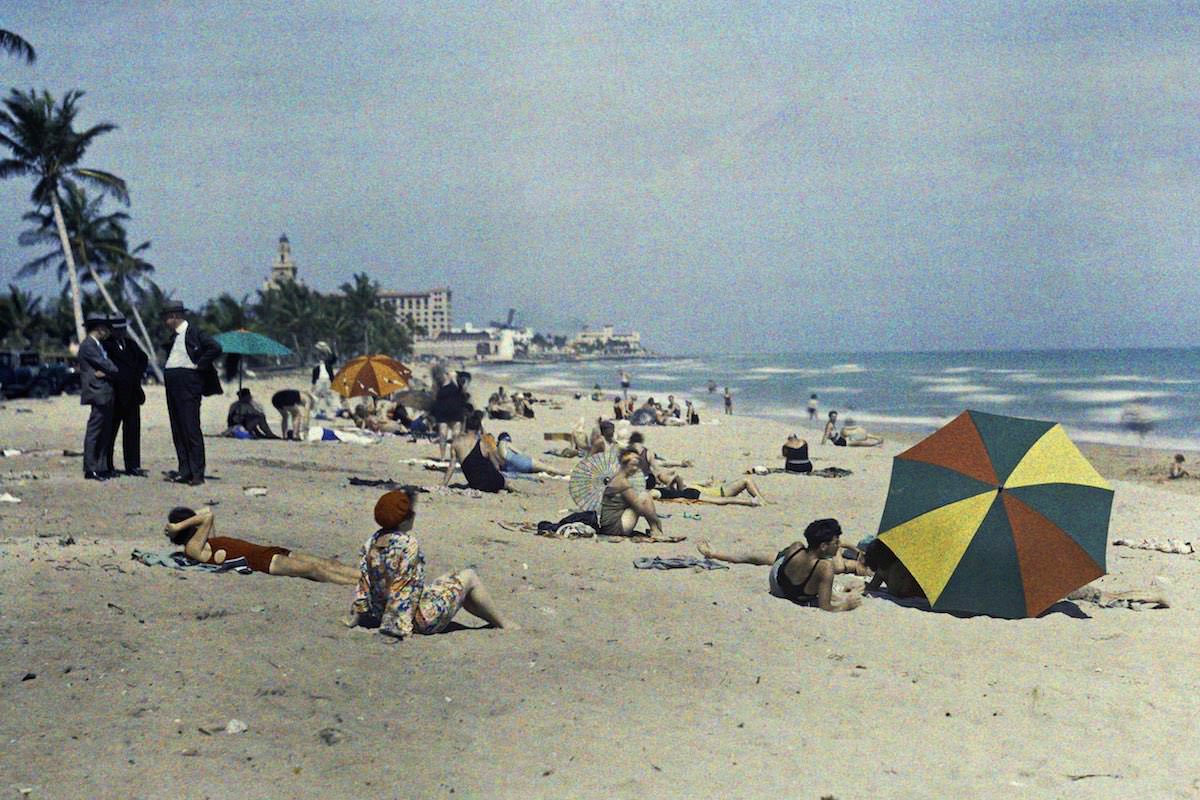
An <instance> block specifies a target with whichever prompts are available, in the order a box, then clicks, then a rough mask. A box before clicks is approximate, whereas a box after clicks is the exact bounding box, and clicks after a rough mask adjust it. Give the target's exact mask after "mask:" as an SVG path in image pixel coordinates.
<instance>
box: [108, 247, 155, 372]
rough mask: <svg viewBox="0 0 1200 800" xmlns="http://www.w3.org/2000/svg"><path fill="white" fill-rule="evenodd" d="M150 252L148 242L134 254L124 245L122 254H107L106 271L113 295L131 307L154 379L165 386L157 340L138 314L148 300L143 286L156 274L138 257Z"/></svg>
mask: <svg viewBox="0 0 1200 800" xmlns="http://www.w3.org/2000/svg"><path fill="white" fill-rule="evenodd" d="M122 233H123V231H122ZM149 249H150V242H149V241H145V242H142V243H141V244H139V245H138V246H137V247H135V248H133V249H132V250H130V249H129V247H128V245H123V246H122V248H121V250H120V251H119V252H115V253H109V254H108V256H109V257H108V262H107V264H106V266H105V271H106V272H107V273H108V275H109V279H108V284H109V286H110V287H112V290H113V294H115V295H116V296H117V301H118V302H120V303H122V304H123V305H124V306H125V307H128V308H129V310H130V311H131V312H132V313H133V319H134V321H135V322H137V326H138V330H139V331H141V332H142V338H143V339H144V340H145V343H144V346H145V351H146V355H147V356H149V357H150V368H151V369H152V370H154V376H155V377H156V378H158V382H159V383H162V379H163V376H162V369H161V368H160V367H159V366H158V356H157V354H156V353H155V347H154V340H153V339H151V338H150V332H149V331H147V330H146V323H145V322H144V321H143V320H142V313H141V311H139V310H138V305H139V304H140V303H142V302H144V301H145V299H146V289H145V288H144V287H143V286H142V285H141V283H140V282H141V281H142V280H143V279H145V277H146V276H147V275H149V274H150V273H152V272H154V265H153V264H151V263H150V262H149V261H147V260H145V259H144V258H142V257H141V256H140V255H139V253H144V252H146V251H147V250H149Z"/></svg>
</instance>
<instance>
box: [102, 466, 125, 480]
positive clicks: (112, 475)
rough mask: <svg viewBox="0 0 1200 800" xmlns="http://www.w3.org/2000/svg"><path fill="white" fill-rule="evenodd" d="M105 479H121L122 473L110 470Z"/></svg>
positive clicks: (105, 474)
mask: <svg viewBox="0 0 1200 800" xmlns="http://www.w3.org/2000/svg"><path fill="white" fill-rule="evenodd" d="M104 477H105V478H108V479H109V480H110V481H111V480H112V479H113V478H119V477H121V473H119V472H117V471H116V470H115V469H110V470H109V471H108V472H105V473H104Z"/></svg>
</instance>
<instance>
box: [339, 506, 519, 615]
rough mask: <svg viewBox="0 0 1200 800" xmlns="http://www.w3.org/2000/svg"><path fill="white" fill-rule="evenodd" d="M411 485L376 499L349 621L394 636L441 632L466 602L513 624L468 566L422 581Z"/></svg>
mask: <svg viewBox="0 0 1200 800" xmlns="http://www.w3.org/2000/svg"><path fill="white" fill-rule="evenodd" d="M415 491H416V490H415V488H411V487H406V488H404V489H399V490H396V491H393V492H388V493H387V494H385V495H383V496H382V497H380V498H379V500H378V502H376V503H375V522H376V523H377V524H378V525H379V530H377V531H375V533H373V534H371V538H369V539H367V541H366V543H365V544H364V545H363V550H362V563H361V564H360V566H359V579H358V591H357V592H356V593H355V596H354V604H353V605H352V606H351V614H352V617H351V620H350V624H351V625H352V626H353V625H362V626H364V627H375V626H378V627H379V632H380V633H383V634H386V635H388V636H393V637H395V638H397V639H405V638H407V637H409V636H411V635H413V634H414V633H422V634H433V633H440V632H441V631H443V630H445V628H446V626H447V625H449V624H450V620H451V619H453V618H454V615H455V614H457V613H458V610H459V609H460V608H465V609H466V610H467V611H469V612H471V613H472V614H474V615H475V616H477V617H479V618H480V619H482V620H484V621H485V622H487V623H489V624H491V625H493V626H495V627H497V628H516V627H518V626H517V625H515V624H514V623H512V622H511V621H509V620H508V619H506V618H505V617H504V616H503V615H502V614H501V613H500V611H499V610H498V609H497V608H496V605H495V603H494V602H493V600H492V596H491V595H490V594H489V593H488V591H487V589H485V588H484V586H483V583H482V582H481V581H480V580H479V576H478V575H476V574H475V570H473V569H464V570H460V571H459V572H453V573H450V574H449V575H443V576H442V577H440V578H438V579H437V580H434V581H430V582H428V583H426V581H425V556H424V554H423V553H422V552H421V548H420V545H419V544H418V543H417V539H416V537H415V536H413V535H412V529H413V523H414V521H415V520H416V508H415V506H416V493H415Z"/></svg>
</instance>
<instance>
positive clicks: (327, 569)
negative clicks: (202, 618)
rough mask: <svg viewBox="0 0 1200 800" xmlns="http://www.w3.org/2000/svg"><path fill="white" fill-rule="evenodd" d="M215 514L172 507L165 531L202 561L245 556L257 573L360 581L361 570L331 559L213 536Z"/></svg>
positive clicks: (190, 555)
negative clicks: (359, 572)
mask: <svg viewBox="0 0 1200 800" xmlns="http://www.w3.org/2000/svg"><path fill="white" fill-rule="evenodd" d="M216 524H217V521H216V517H215V516H214V515H213V512H212V509H211V508H202V509H200V510H199V511H193V510H192V509H190V508H184V507H182V506H180V507H178V508H173V509H171V513H170V514H168V515H167V525H166V527H165V528H164V529H163V532H164V533H165V534H166V535H167V538H168V539H170V540H171V541H172V542H174V543H175V544H178V545H182V546H183V552H184V555H186V556H187V557H188V558H190V559H192V560H193V561H199V562H200V563H201V564H224V563H225V562H226V561H229V560H232V559H235V558H244V559H246V565H247V566H248V567H250V569H252V570H254V571H255V572H265V573H266V574H268V575H284V576H289V577H295V578H308V579H309V580H310V581H320V582H322V583H341V584H345V585H348V586H349V585H353V584H355V583H358V570H356V569H354V568H353V567H349V566H346V565H345V564H342V563H339V562H337V561H333V560H331V559H328V558H319V557H317V556H310V555H306V554H304V553H294V552H292V551H291V550H288V549H287V548H286V547H270V546H267V545H261V544H253V543H251V542H245V541H242V540H241V539H230V538H228V537H225V536H213V533H214V532H215V531H216Z"/></svg>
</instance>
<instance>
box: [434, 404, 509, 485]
mask: <svg viewBox="0 0 1200 800" xmlns="http://www.w3.org/2000/svg"><path fill="white" fill-rule="evenodd" d="M465 426H466V430H464V431H463V432H462V433H460V434H458V435H457V436H455V437H454V438H453V439H452V440H451V442H450V461H449V463H447V464H446V479H445V480H444V481H442V485H443V486H449V485H450V479H451V478H452V477H453V476H454V469H455V468H456V467H459V466H461V467H462V473H463V477H464V478H466V479H467V485H468V486H470V487H471V488H472V489H478V490H479V491H481V492H498V491H500V490H501V489H505V488H508V487H507V486H505V483H504V476H503V475H501V474H500V468H501V467H502V466H503V465H504V462H503V461H501V460H500V454H499V453H497V452H496V449H495V448H494V447H491V446H490V445H488V444H487V443H486V442H485V441H484V439H483V412H482V411H474V412H472V413H471V415H470V416H469V417H467V421H466V423H465Z"/></svg>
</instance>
